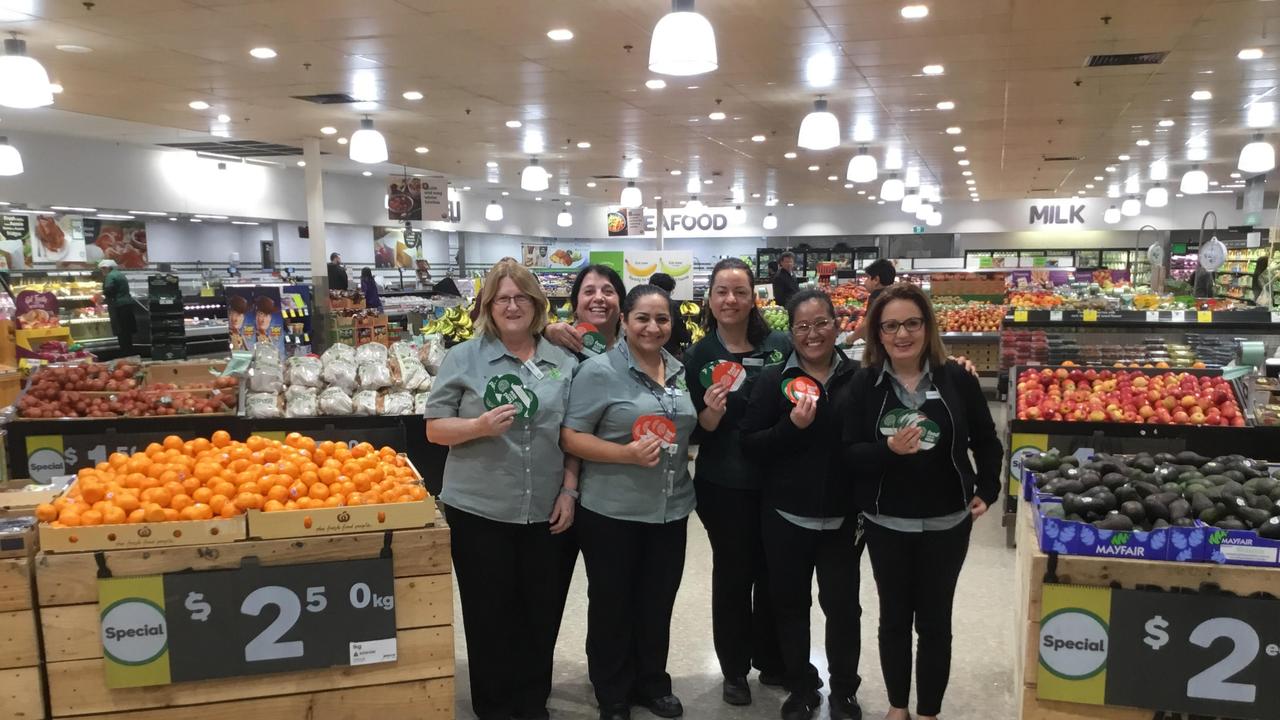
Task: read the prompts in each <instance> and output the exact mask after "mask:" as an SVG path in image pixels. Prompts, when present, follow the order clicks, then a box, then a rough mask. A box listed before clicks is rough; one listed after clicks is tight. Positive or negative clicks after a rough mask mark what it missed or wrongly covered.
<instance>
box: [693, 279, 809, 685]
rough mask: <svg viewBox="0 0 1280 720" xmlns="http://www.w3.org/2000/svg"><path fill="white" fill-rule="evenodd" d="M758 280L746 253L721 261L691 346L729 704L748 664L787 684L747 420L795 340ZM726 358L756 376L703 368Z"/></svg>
mask: <svg viewBox="0 0 1280 720" xmlns="http://www.w3.org/2000/svg"><path fill="white" fill-rule="evenodd" d="M754 288H755V278H754V277H752V274H751V268H750V267H749V266H748V265H747V264H746V263H745V262H743V261H741V260H739V259H738V258H725V259H723V260H721V261H720V262H718V263H716V265H715V267H714V268H713V269H712V270H711V280H710V284H709V286H708V289H707V297H706V303H705V305H706V307H705V309H704V313H705V314H704V315H703V318H702V321H703V325H704V327H706V329H707V334H706V336H704V337H703V338H702V339H701V340H699V341H698V342H697V343H695V344H694V345H693V347H690V348H689V350H688V352H686V353H685V377H686V381H687V384H688V386H689V389H690V394H691V396H692V398H693V405H694V408H695V409H697V411H698V429H697V430H695V431H694V437H693V442H695V443H697V444H698V457H697V459H696V460H695V469H694V487H695V488H696V490H697V495H698V517H699V518H701V520H702V525H703V527H705V528H706V530H707V538H708V539H709V540H710V541H711V553H712V556H711V557H712V560H711V627H712V634H713V636H714V638H715V647H716V657H717V658H718V659H719V661H720V671H721V672H722V673H723V674H724V685H723V689H722V696H723V698H724V701H725V702H726V703H729V704H730V705H749V704H750V703H751V688H750V686H749V685H748V684H747V673H749V672H751V667H752V666H753V665H754V666H755V667H756V669H758V670H759V671H760V682H762V683H764V684H766V685H780V684H781V683H782V672H783V665H782V657H781V655H780V653H779V650H778V634H777V631H776V629H775V622H774V616H773V602H772V598H771V597H770V594H769V582H768V572H767V569H766V566H765V552H764V544H763V542H762V541H761V534H760V507H761V505H760V486H761V484H762V482H763V479H764V475H763V473H762V472H761V466H760V464H759V463H758V462H756V461H754V460H751V459H748V458H747V456H746V455H745V454H744V446H743V444H742V442H741V440H740V439H739V435H738V426H739V422H740V420H741V419H742V417H743V415H745V413H746V410H747V398H749V397H750V396H751V388H752V386H753V385H754V383H755V380H756V378H757V377H759V376H760V374H761V371H762V370H764V368H765V366H766V365H774V366H781V364H782V361H783V358H785V357H786V356H787V354H788V353H790V352H791V341H790V339H789V338H788V337H787V335H786V333H781V332H774V331H770V330H769V326H768V325H767V324H766V323H765V321H764V317H763V316H762V315H761V314H760V309H759V308H757V307H756V302H755V289H754ZM719 360H727V361H732V362H736V363H739V364H740V365H742V367H743V369H744V370H745V371H746V377H747V379H746V380H745V381H744V382H743V385H742V387H741V388H739V389H738V390H736V391H733V392H730V391H729V389H728V387H726V386H725V385H722V384H712V385H711V386H710V387H706V386H705V385H704V384H703V382H702V378H701V375H702V369H703V368H704V367H706V366H707V365H708V364H709V363H713V362H716V361H719ZM774 385H777V383H774Z"/></svg>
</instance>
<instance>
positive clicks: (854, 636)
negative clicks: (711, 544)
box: [763, 508, 864, 697]
mask: <svg viewBox="0 0 1280 720" xmlns="http://www.w3.org/2000/svg"><path fill="white" fill-rule="evenodd" d="M763 525H764V546H765V554H766V557H768V560H769V581H770V582H769V587H770V589H771V590H772V592H773V609H774V614H775V615H776V616H777V619H778V630H777V633H778V643H779V646H780V647H781V649H782V662H783V665H784V666H785V668H786V688H787V690H788V691H789V692H793V693H796V692H808V691H811V690H817V689H818V688H820V687H822V680H821V679H820V678H819V677H818V670H817V668H815V667H814V666H813V664H812V663H810V662H809V614H810V613H809V609H810V607H811V606H812V605H813V599H812V594H811V592H810V588H811V587H812V586H813V576H814V572H815V571H816V572H817V575H818V604H819V605H821V606H822V612H823V614H824V615H826V617H827V666H828V669H829V670H830V672H831V693H832V694H833V695H837V696H841V697H847V696H852V695H855V694H857V692H858V687H859V686H860V685H861V684H862V678H860V677H858V658H859V656H860V655H861V652H862V632H861V624H860V623H861V619H862V605H861V604H860V603H859V601H858V584H859V580H860V578H859V575H860V572H859V567H858V566H859V563H860V562H861V561H862V549H863V547H864V543H863V542H862V538H860V537H859V536H858V518H857V516H852V517H847V518H845V521H844V524H843V525H842V526H841V527H840V529H839V530H809V529H807V528H802V527H800V526H798V525H796V524H794V523H792V522H789V521H787V519H786V518H784V517H782V516H781V515H779V514H778V512H777V510H775V509H773V508H765V510H764V518H763Z"/></svg>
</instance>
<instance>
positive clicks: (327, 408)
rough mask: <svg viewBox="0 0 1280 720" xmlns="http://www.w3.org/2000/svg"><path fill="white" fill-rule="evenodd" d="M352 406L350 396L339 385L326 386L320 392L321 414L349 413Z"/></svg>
mask: <svg viewBox="0 0 1280 720" xmlns="http://www.w3.org/2000/svg"><path fill="white" fill-rule="evenodd" d="M353 407H354V406H353V405H352V403H351V396H350V395H348V394H347V392H346V391H345V390H343V389H342V388H340V387H331V388H326V389H325V390H323V391H321V393H320V414H321V415H350V414H351V411H352V409H353Z"/></svg>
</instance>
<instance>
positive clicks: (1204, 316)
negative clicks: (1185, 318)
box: [1196, 310, 1213, 323]
mask: <svg viewBox="0 0 1280 720" xmlns="http://www.w3.org/2000/svg"><path fill="white" fill-rule="evenodd" d="M1196 322H1202V323H1211V322H1213V311H1212V310H1197V311H1196Z"/></svg>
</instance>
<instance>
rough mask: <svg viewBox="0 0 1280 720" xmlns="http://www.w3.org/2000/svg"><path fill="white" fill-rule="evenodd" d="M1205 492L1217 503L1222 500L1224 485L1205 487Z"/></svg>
mask: <svg viewBox="0 0 1280 720" xmlns="http://www.w3.org/2000/svg"><path fill="white" fill-rule="evenodd" d="M1204 494H1205V497H1207V498H1209V499H1210V500H1212V501H1214V502H1215V503H1216V502H1219V501H1221V500H1222V486H1221V485H1214V486H1213V487H1207V488H1205V489H1204Z"/></svg>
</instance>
